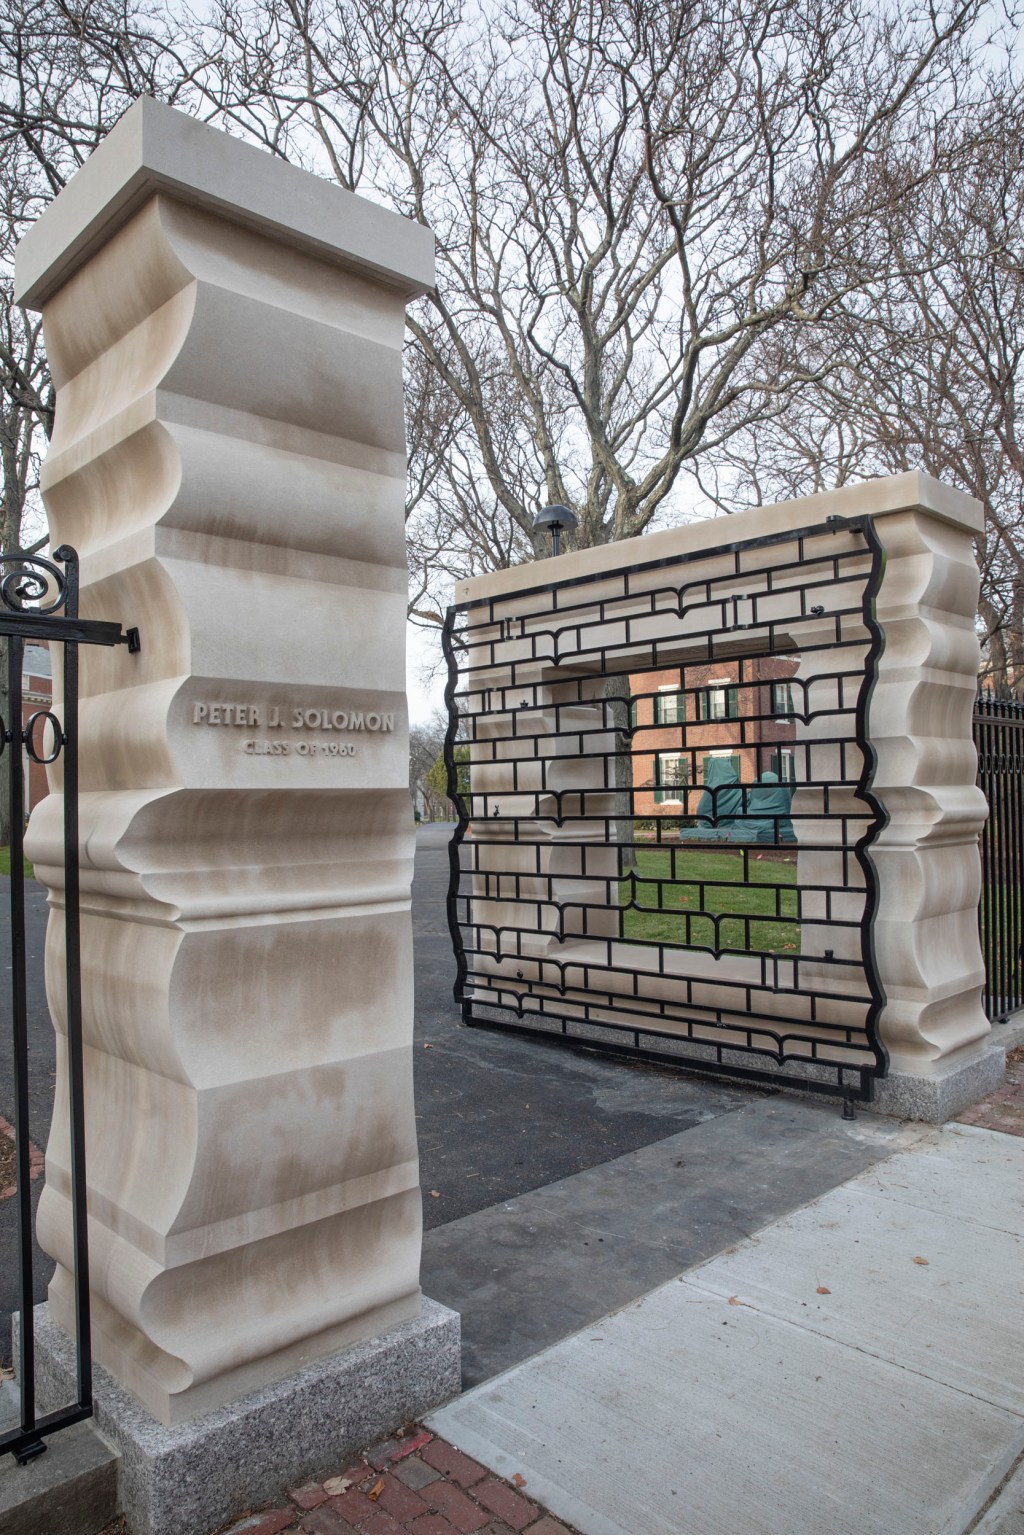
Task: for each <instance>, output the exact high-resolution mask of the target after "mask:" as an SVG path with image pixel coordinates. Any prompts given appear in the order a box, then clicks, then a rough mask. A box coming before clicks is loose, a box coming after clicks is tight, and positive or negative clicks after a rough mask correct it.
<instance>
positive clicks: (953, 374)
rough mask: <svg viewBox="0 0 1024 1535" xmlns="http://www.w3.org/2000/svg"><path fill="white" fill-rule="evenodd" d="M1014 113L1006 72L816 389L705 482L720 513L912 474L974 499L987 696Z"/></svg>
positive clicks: (1011, 535) (1018, 572)
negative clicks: (980, 522)
mask: <svg viewBox="0 0 1024 1535" xmlns="http://www.w3.org/2000/svg"><path fill="white" fill-rule="evenodd" d="M1022 111H1024V90H1022V88H1021V85H1020V83H1019V82H1018V81H1016V80H1015V79H1014V78H1013V76H1012V75H1011V74H1010V72H1009V71H1007V73H1005V74H1004V75H1003V76H1002V77H1001V78H995V79H991V80H990V82H989V92H988V99H987V100H986V101H985V102H984V103H983V104H982V105H980V106H978V107H973V106H972V108H971V109H970V110H969V111H965V112H964V113H963V114H962V115H960V116H958V118H957V119H956V120H955V122H953V123H952V124H951V125H950V134H949V140H948V142H947V144H946V145H945V147H944V151H943V155H944V160H945V162H946V172H945V174H944V175H942V176H941V177H936V178H933V179H932V180H931V181H930V182H929V184H928V185H927V187H926V188H925V189H924V190H923V192H922V194H921V195H919V196H918V197H917V198H916V199H915V201H914V206H913V209H912V210H910V211H911V213H912V216H894V217H893V218H891V219H890V220H889V221H887V224H886V227H885V241H886V245H887V249H888V257H887V261H888V266H889V274H888V277H887V280H886V282H885V284H884V285H883V286H881V287H880V288H879V289H878V290H877V291H874V292H872V293H870V294H865V295H858V296H857V299H856V302H852V303H850V304H848V305H847V306H845V307H844V308H843V309H842V310H841V311H840V312H838V313H837V314H836V316H835V317H834V323H833V326H832V329H833V335H832V337H831V338H830V340H829V341H828V343H827V344H826V345H824V346H822V348H821V351H820V353H819V354H818V355H819V357H820V360H821V364H822V367H821V377H820V378H819V379H818V380H817V381H816V382H815V383H814V384H813V385H812V386H810V387H808V388H807V389H806V390H805V391H804V392H803V394H802V395H801V397H800V398H799V400H796V401H794V402H792V403H791V405H790V407H789V408H788V409H787V411H786V412H785V413H781V414H779V415H778V416H776V417H775V418H773V419H772V420H770V421H767V422H764V423H762V425H761V427H760V429H759V430H758V432H757V434H756V436H755V434H751V433H748V432H745V431H741V432H740V433H739V434H737V435H736V436H735V437H734V438H733V439H732V440H731V441H730V443H729V444H728V445H726V446H725V447H724V449H723V452H722V453H721V455H720V456H719V459H718V462H717V463H716V465H715V466H714V471H715V473H714V474H713V475H712V474H705V475H703V476H702V478H703V481H704V485H705V488H706V490H707V491H708V493H709V494H710V495H711V496H712V497H713V498H714V499H717V500H720V501H723V500H724V501H727V502H728V504H730V505H733V506H735V505H736V504H737V501H740V502H750V501H754V502H757V501H762V500H773V499H777V498H779V497H785V496H792V495H800V494H805V493H807V492H809V491H813V490H819V489H827V488H831V487H832V486H834V485H840V484H843V483H845V482H847V481H849V480H852V479H860V478H863V477H865V476H866V475H871V474H879V473H898V472H900V471H902V470H905V469H913V468H918V467H920V468H924V469H927V470H928V471H929V472H931V473H932V474H935V475H937V476H939V477H940V478H942V479H943V480H945V481H946V482H947V483H950V484H953V485H956V486H959V487H960V488H961V489H963V490H966V491H967V492H968V493H969V494H971V495H973V496H976V497H977V498H978V499H979V500H980V501H981V502H982V503H983V505H984V508H985V515H986V531H985V535H984V537H983V538H982V539H981V540H979V550H978V553H979V560H980V564H981V568H982V595H981V607H980V617H981V623H982V633H983V638H984V640H985V645H986V659H987V667H988V670H989V672H990V674H991V675H992V676H993V678H994V679H995V680H997V681H1000V682H1006V681H1008V680H1010V681H1017V682H1019V681H1021V680H1022V679H1024V422H1022V420H1021V418H1020V413H1019V395H1018V390H1019V389H1020V388H1021V387H1022V382H1024V379H1022V366H1024V147H1022V144H1021V139H1020V134H1019V123H1020V121H1021V114H1022Z"/></svg>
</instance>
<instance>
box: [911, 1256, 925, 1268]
mask: <svg viewBox="0 0 1024 1535" xmlns="http://www.w3.org/2000/svg"><path fill="white" fill-rule="evenodd" d="M914 1262H915V1263H919V1264H920V1265H921V1267H922V1268H923V1269H926V1268H927V1267H928V1259H927V1258H915V1259H914Z"/></svg>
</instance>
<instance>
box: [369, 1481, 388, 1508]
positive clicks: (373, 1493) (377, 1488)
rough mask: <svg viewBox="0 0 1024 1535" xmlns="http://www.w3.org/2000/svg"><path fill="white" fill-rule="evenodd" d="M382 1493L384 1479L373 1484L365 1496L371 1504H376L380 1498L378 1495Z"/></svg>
mask: <svg viewBox="0 0 1024 1535" xmlns="http://www.w3.org/2000/svg"><path fill="white" fill-rule="evenodd" d="M383 1491H384V1478H383V1477H381V1478H380V1480H379V1481H377V1482H374V1484H373V1486H372V1487H371V1488H370V1490H369V1492H368V1493H367V1494H366V1496H367V1497H368V1498H369V1499H371V1501H372V1502H374V1503H376V1501H377V1499H378V1498H379V1497H380V1495H381V1493H382V1492H383Z"/></svg>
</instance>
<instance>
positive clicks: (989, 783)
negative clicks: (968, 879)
mask: <svg viewBox="0 0 1024 1535" xmlns="http://www.w3.org/2000/svg"><path fill="white" fill-rule="evenodd" d="M974 744H975V746H976V747H977V749H978V786H979V788H980V789H981V790H982V791H983V792H984V795H985V798H986V799H987V800H988V820H987V822H986V823H985V829H984V831H983V832H982V834H981V907H980V910H979V921H980V927H981V948H982V953H983V954H984V956H985V975H986V987H985V1007H986V1011H987V1012H988V1016H989V1017H990V1018H991V1019H993V1020H995V1019H1003V1018H1006V1017H1008V1016H1009V1014H1010V1013H1013V1012H1016V1010H1017V1009H1018V1008H1020V1007H1024V931H1022V929H1024V890H1022V888H1021V882H1022V880H1024V699H1022V698H1020V697H1018V696H1017V695H1016V694H1014V693H1012V692H1010V691H1009V690H1006V689H1004V690H1002V691H999V690H983V691H982V692H981V693H979V694H978V698H977V702H976V703H975V706H974Z"/></svg>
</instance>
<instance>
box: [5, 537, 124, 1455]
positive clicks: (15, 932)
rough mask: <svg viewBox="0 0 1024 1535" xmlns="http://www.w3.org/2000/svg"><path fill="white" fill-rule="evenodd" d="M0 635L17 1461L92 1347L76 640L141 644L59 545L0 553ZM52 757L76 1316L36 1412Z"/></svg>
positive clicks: (57, 1415) (39, 1435)
mask: <svg viewBox="0 0 1024 1535" xmlns="http://www.w3.org/2000/svg"><path fill="white" fill-rule="evenodd" d="M0 570H2V576H0V635H2V636H4V638H5V639H6V644H7V676H8V690H9V691H8V696H9V700H10V718H9V719H8V720H2V721H0V753H2V754H3V755H4V756H5V757H6V768H7V782H8V785H9V788H10V806H11V847H10V854H11V876H10V903H11V904H10V909H11V967H10V974H11V1011H12V1017H13V1065H14V1129H15V1165H16V1177H17V1201H18V1210H17V1215H18V1270H19V1302H20V1313H21V1327H20V1358H19V1368H18V1377H19V1386H20V1390H21V1422H20V1425H19V1426H18V1427H17V1428H14V1429H9V1430H8V1431H7V1432H5V1433H3V1434H0V1452H4V1451H9V1452H11V1453H13V1454H14V1455H15V1456H16V1457H17V1459H18V1460H19V1461H26V1460H29V1459H31V1458H32V1457H33V1456H34V1455H38V1454H40V1453H41V1452H42V1451H43V1450H44V1449H45V1448H46V1445H45V1443H44V1442H43V1435H44V1434H48V1433H53V1432H54V1431H55V1430H56V1429H60V1428H66V1427H67V1426H68V1425H70V1424H72V1423H77V1422H79V1421H80V1420H81V1419H82V1418H87V1417H89V1416H91V1414H92V1355H91V1349H90V1342H89V1257H88V1241H87V1214H86V1182H85V1121H84V1088H83V1057H82V996H81V984H82V972H81V951H80V931H79V928H80V920H79V853H78V647H79V645H127V646H128V648H129V650H130V651H133V652H134V651H137V650H138V649H139V636H138V631H137V630H136V629H129V630H127V631H126V632H122V629H121V627H120V625H119V624H115V623H107V622H103V621H101V620H98V619H83V618H79V616H78V556H77V554H76V553H75V551H74V550H73V549H71V548H70V547H68V546H67V545H62V546H61V548H59V549H56V550H55V551H54V553H53V556H52V558H49V559H47V558H44V557H43V556H42V555H39V554H35V553H26V552H22V551H14V552H13V553H10V554H6V555H4V556H3V558H2V560H0ZM31 640H35V641H36V642H37V643H41V644H46V645H48V646H50V647H51V651H50V653H51V657H55V653H56V651H57V648H58V647H60V649H61V651H62V664H61V669H60V672H59V674H58V672H57V669H56V666H54V681H55V682H56V681H57V680H58V675H59V679H60V682H61V684H62V697H61V699H60V701H59V710H60V712H59V714H58V712H57V705H58V701H57V700H56V699H55V700H54V704H55V707H53V708H49V709H38V710H36V711H35V712H34V713H33V714H31V715H30V716H29V718H28V719H27V720H26V719H23V712H24V711H23V668H24V659H25V645H26V643H27V642H28V641H31ZM23 749H24V751H25V752H27V754H28V756H29V757H30V758H31V759H32V760H33V761H35V762H38V763H42V764H48V763H52V762H55V761H56V760H57V758H58V757H60V758H61V766H62V769H63V792H64V865H65V881H64V883H65V900H64V921H65V928H66V951H67V957H66V964H65V983H66V987H67V1059H68V1079H69V1081H68V1089H69V1091H68V1099H69V1110H68V1111H69V1116H70V1137H71V1205H72V1211H73V1217H72V1218H73V1223H74V1230H73V1240H74V1267H75V1275H74V1278H75V1319H76V1346H77V1359H78V1390H77V1398H76V1400H75V1401H74V1402H73V1403H71V1404H70V1405H69V1406H66V1407H63V1408H61V1409H60V1410H58V1411H55V1412H49V1413H46V1414H43V1415H40V1414H39V1413H38V1412H37V1409H36V1392H35V1340H34V1333H33V1313H32V1301H33V1288H34V1286H33V1280H34V1273H33V1261H32V1188H31V1182H30V1176H31V1167H30V1156H29V1151H30V1139H29V1136H30V1125H29V1040H28V1002H27V994H26V935H25V870H24V829H25V816H24V805H25V761H24V756H23Z"/></svg>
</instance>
